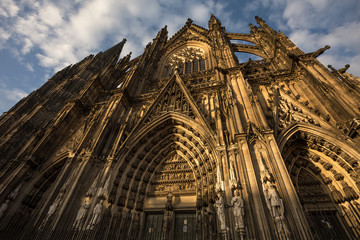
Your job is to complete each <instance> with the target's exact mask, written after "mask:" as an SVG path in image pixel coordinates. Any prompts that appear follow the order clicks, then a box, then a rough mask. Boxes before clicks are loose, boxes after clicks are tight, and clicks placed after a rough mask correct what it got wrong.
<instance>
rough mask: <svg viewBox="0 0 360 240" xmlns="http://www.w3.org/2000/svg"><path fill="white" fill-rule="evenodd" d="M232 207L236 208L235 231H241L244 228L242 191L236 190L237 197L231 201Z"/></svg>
mask: <svg viewBox="0 0 360 240" xmlns="http://www.w3.org/2000/svg"><path fill="white" fill-rule="evenodd" d="M231 205H232V207H233V208H234V209H233V212H234V218H235V229H236V231H240V229H243V228H244V215H245V211H244V200H243V198H242V197H241V196H240V190H239V189H237V190H235V196H234V197H233V198H232V199H231Z"/></svg>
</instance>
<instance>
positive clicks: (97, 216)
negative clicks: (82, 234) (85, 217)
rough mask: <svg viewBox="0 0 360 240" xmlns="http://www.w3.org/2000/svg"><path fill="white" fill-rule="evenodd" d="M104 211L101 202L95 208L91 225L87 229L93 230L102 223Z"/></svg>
mask: <svg viewBox="0 0 360 240" xmlns="http://www.w3.org/2000/svg"><path fill="white" fill-rule="evenodd" d="M102 211H103V200H100V202H98V203H97V204H96V206H95V208H94V211H93V215H92V217H91V220H90V222H89V225H88V226H87V229H88V230H89V229H90V230H92V229H93V228H94V226H95V225H96V224H98V223H99V222H100V219H101V215H102Z"/></svg>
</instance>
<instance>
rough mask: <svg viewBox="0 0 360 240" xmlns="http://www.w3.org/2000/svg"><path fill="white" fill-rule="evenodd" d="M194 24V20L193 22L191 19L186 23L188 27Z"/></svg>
mask: <svg viewBox="0 0 360 240" xmlns="http://www.w3.org/2000/svg"><path fill="white" fill-rule="evenodd" d="M192 23H193V20H191V18H188V19H187V21H186V25H187V26H190V25H191V24H192Z"/></svg>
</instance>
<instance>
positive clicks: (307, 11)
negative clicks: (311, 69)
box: [0, 0, 360, 114]
mask: <svg viewBox="0 0 360 240" xmlns="http://www.w3.org/2000/svg"><path fill="white" fill-rule="evenodd" d="M211 13H213V14H214V15H215V16H217V17H218V18H219V19H220V20H221V21H222V23H223V25H224V26H225V27H226V30H227V31H229V32H240V33H249V26H248V24H249V23H253V24H255V23H256V22H255V19H254V17H255V16H256V15H257V16H260V17H262V18H263V19H264V20H265V21H266V22H267V23H268V24H269V25H270V26H271V27H273V28H274V29H275V30H281V31H282V32H284V33H285V34H286V35H287V36H289V37H290V38H291V39H292V41H293V42H295V44H297V45H298V46H299V47H300V48H301V49H302V50H303V51H305V52H312V51H316V50H317V49H319V48H321V47H323V46H325V45H330V46H331V49H329V50H328V51H326V52H325V54H323V55H322V56H321V57H319V59H320V61H322V62H323V63H324V64H326V65H328V64H332V65H333V66H334V67H337V68H340V67H343V66H344V65H345V64H346V63H349V64H350V65H351V67H350V69H349V72H350V73H352V74H354V75H358V76H359V75H360V1H359V0H341V1H340V0H223V1H221V0H219V1H217V0H206V1H202V0H182V1H179V0H128V1H126V0H84V1H82V0H61V1H55V0H39V1H37V0H0V114H1V113H2V112H4V111H7V110H9V109H10V108H11V106H13V105H14V104H15V103H16V102H17V101H18V100H20V99H21V98H22V97H25V96H26V95H27V94H29V93H30V92H32V91H34V90H35V89H37V88H39V87H40V86H41V85H43V84H44V83H45V81H46V80H47V79H48V78H49V77H51V76H52V75H54V73H55V72H56V71H58V70H60V69H62V68H63V67H65V66H67V65H69V64H73V63H76V62H78V61H79V60H81V59H83V58H84V57H86V56H88V55H89V54H94V53H95V54H96V53H98V52H99V51H104V50H106V49H107V48H109V47H111V46H113V45H114V44H116V43H117V42H119V41H121V40H122V39H123V38H126V39H127V43H126V45H125V48H124V50H123V55H126V54H127V53H128V52H130V51H131V52H133V55H132V56H133V57H135V56H137V55H139V54H141V53H142V51H143V49H144V47H145V45H146V44H147V43H148V42H150V41H151V40H152V39H153V38H154V37H155V36H156V33H157V32H158V31H159V30H160V29H161V28H162V27H164V26H165V25H167V26H168V30H169V37H170V36H172V35H173V34H174V33H175V32H176V31H177V30H179V28H181V27H182V26H183V25H184V24H185V22H186V19H187V18H191V19H192V20H193V21H194V23H196V24H198V25H200V26H203V27H205V28H207V22H208V20H209V18H210V14H211Z"/></svg>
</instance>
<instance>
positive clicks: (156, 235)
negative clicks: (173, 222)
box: [142, 213, 163, 240]
mask: <svg viewBox="0 0 360 240" xmlns="http://www.w3.org/2000/svg"><path fill="white" fill-rule="evenodd" d="M162 223H163V214H162V213H148V214H146V221H145V228H144V233H143V238H142V239H144V240H157V239H161V234H162Z"/></svg>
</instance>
